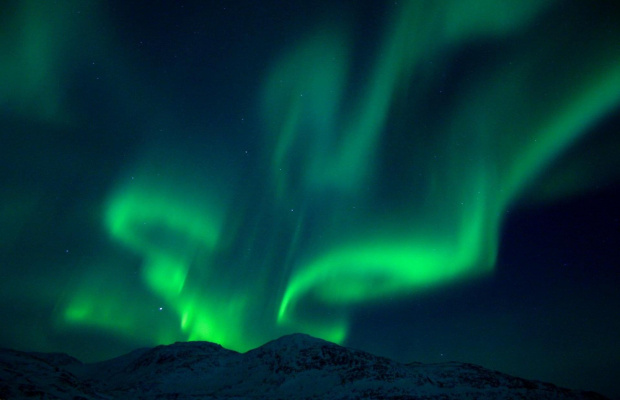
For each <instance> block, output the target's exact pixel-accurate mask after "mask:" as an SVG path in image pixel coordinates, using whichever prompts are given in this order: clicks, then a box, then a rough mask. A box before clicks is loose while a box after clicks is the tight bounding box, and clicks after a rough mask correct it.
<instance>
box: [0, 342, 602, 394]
mask: <svg viewBox="0 0 620 400" xmlns="http://www.w3.org/2000/svg"><path fill="white" fill-rule="evenodd" d="M0 365H2V366H3V368H2V369H0V398H11V399H14V398H15V399H20V398H27V397H32V396H39V397H46V398H55V399H73V398H81V399H87V400H89V399H92V400H94V399H103V398H105V399H138V398H140V399H161V398H175V399H178V400H183V399H188V400H189V399H195V398H210V399H233V398H249V399H258V398H279V399H284V398H286V399H293V400H297V399H299V400H300V399H309V398H321V399H327V400H329V399H349V398H355V399H379V398H381V399H396V398H425V399H442V398H447V397H449V398H451V399H470V398H477V399H496V398H522V399H605V397H603V396H601V395H598V394H596V393H592V392H582V391H575V390H570V389H564V388H558V387H556V386H555V385H552V384H549V383H543V382H538V381H531V380H526V379H522V378H517V377H513V376H510V375H507V374H503V373H500V372H496V371H491V370H488V369H485V368H483V367H480V366H477V365H473V364H461V363H443V364H422V363H410V364H402V363H399V362H396V361H393V360H390V359H387V358H385V357H379V356H375V355H372V354H370V353H366V352H363V351H357V350H352V349H348V348H346V347H342V346H339V345H336V344H334V343H331V342H327V341H325V340H321V339H317V338H314V337H312V336H309V335H305V334H299V333H297V334H292V335H286V336H283V337H281V338H279V339H276V340H273V341H271V342H269V343H266V344H264V345H263V346H261V347H258V348H256V349H254V350H251V351H248V352H247V353H243V354H241V353H237V352H234V351H231V350H227V349H224V348H223V347H221V346H219V345H217V344H214V343H210V342H177V343H174V344H171V345H166V346H157V347H154V348H151V349H141V350H138V351H134V352H132V353H129V354H127V355H125V356H121V357H118V358H115V359H112V360H108V361H104V362H101V363H95V364H81V363H79V362H77V360H76V362H73V361H72V359H71V358H68V356H63V357H59V356H57V355H50V356H47V355H41V354H37V357H33V356H32V354H31V353H24V352H18V351H13V350H0Z"/></svg>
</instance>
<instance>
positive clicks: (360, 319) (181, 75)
mask: <svg viewBox="0 0 620 400" xmlns="http://www.w3.org/2000/svg"><path fill="white" fill-rule="evenodd" d="M613 3H614V2H613V1H600V2H578V1H560V0H519V1H517V0H510V1H503V2H496V1H492V0H472V1H468V2H464V1H461V0H448V1H442V2H435V1H426V0H420V1H395V2H375V1H339V2H333V1H331V0H313V1H294V0H293V1H287V2H279V1H278V2H268V1H264V2H263V1H261V2H253V1H234V2H229V1H209V2H202V1H196V2H192V1H174V2H173V1H170V2H167V1H132V2H125V1H109V2H89V1H69V0H67V1H58V2H37V1H7V2H3V3H2V6H1V11H0V59H1V60H2V63H0V101H1V106H2V107H1V108H0V118H1V122H2V124H1V127H2V131H1V133H0V154H1V158H0V165H1V166H2V167H1V170H0V171H1V173H0V182H1V183H2V185H1V186H0V196H1V199H2V203H1V206H0V235H1V238H2V240H1V241H0V318H1V319H2V321H3V328H2V329H0V345H1V346H4V347H12V348H17V349H21V350H36V351H62V352H67V353H69V354H71V355H74V356H76V357H78V358H80V359H82V360H84V361H98V360H102V359H105V358H110V357H113V356H117V355H120V354H122V353H124V352H127V351H130V350H132V349H135V348H137V347H144V346H154V345H157V344H168V343H172V342H175V341H187V340H208V341H212V342H216V343H220V344H222V345H223V346H224V347H227V348H231V349H234V350H237V351H246V350H248V349H251V348H254V347H257V346H259V345H261V344H263V343H265V342H267V341H269V340H272V339H275V338H277V337H279V336H282V335H284V334H288V333H293V332H304V333H308V334H311V335H314V336H317V337H320V338H323V339H326V340H330V341H333V342H336V343H340V344H343V345H347V346H350V347H354V348H358V349H363V350H367V351H371V352H374V353H376V354H380V355H384V356H388V357H391V358H394V359H397V360H399V361H406V362H409V361H421V362H441V361H452V360H454V361H464V362H472V363H476V364H480V365H483V366H485V367H488V368H492V369H497V370H501V371H503V372H507V373H511V374H515V375H519V376H522V377H525V378H532V379H539V380H545V381H550V382H553V383H556V384H559V385H564V386H569V387H571V388H581V389H590V390H598V391H600V392H603V393H605V394H608V395H611V396H620V389H618V388H617V387H616V386H615V382H616V380H617V379H618V377H619V376H620V346H618V345H617V338H618V332H620V318H619V313H618V309H619V307H620V291H619V290H618V287H620V269H619V268H620V208H619V207H618V204H620V135H619V134H618V127H619V126H620V112H619V111H620V50H619V47H618V43H620V10H619V9H618V7H617V5H614V4H613Z"/></svg>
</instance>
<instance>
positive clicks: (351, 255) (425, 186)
mask: <svg viewBox="0 0 620 400" xmlns="http://www.w3.org/2000/svg"><path fill="white" fill-rule="evenodd" d="M554 3H555V2H551V1H534V0H528V1H520V2H511V1H508V2H496V1H491V0H488V1H487V0H485V1H481V2H478V3H477V4H478V7H470V5H468V6H467V7H466V6H465V5H464V2H462V1H457V0H454V1H446V2H430V1H429V2H426V1H410V2H406V3H405V5H403V6H402V7H399V8H398V11H397V12H396V13H395V15H394V18H393V20H392V22H391V24H390V25H389V26H388V29H387V30H386V35H385V39H384V41H383V42H382V43H381V45H380V46H379V48H378V50H377V52H376V57H374V60H375V61H374V62H373V63H372V64H371V65H370V66H368V68H367V69H368V70H367V71H366V70H362V72H365V74H361V73H359V71H355V72H357V74H354V73H352V64H353V61H354V60H355V58H354V53H355V52H354V50H355V48H354V47H353V45H352V38H353V35H348V34H347V33H346V32H344V31H345V30H344V29H341V28H334V27H327V28H326V27H321V29H319V30H318V31H319V33H317V34H316V35H308V37H306V39H305V40H303V41H301V42H300V43H299V45H298V46H295V47H294V48H292V49H290V51H289V52H286V53H285V54H284V55H283V56H282V57H280V58H279V59H278V60H276V62H275V63H274V65H273V67H272V68H271V69H270V70H269V71H268V73H267V75H266V77H265V79H264V86H263V92H262V93H261V94H262V97H261V100H262V101H261V109H262V110H263V113H264V117H265V123H266V127H267V129H266V132H265V138H264V146H263V147H262V150H263V154H262V155H261V156H262V159H261V161H262V162H264V163H265V164H266V165H267V168H255V169H256V170H258V171H256V170H253V171H252V172H251V173H248V174H247V175H243V174H244V173H246V172H240V171H232V172H231V171H229V170H228V166H229V165H230V163H228V162H227V163H226V164H224V163H221V164H222V165H225V167H224V166H221V165H218V163H217V162H213V165H216V167H215V168H213V169H212V170H209V171H198V172H196V171H195V170H196V168H197V165H200V162H196V161H195V160H194V161H193V162H192V161H191V160H192V158H186V157H185V155H184V154H176V155H174V156H172V157H170V158H165V159H164V161H163V162H155V161H154V159H156V157H155V156H151V155H149V156H147V157H144V158H143V159H142V160H141V162H140V163H138V167H139V168H137V170H138V171H140V174H137V173H136V174H133V175H136V177H137V178H138V179H136V180H130V179H128V178H125V180H124V182H130V183H129V184H128V183H123V184H121V183H119V184H118V185H117V186H116V187H115V190H114V191H113V192H112V193H111V195H110V197H109V199H108V202H107V203H106V209H105V213H104V218H103V220H104V229H105V232H106V234H107V235H108V236H109V238H111V240H112V242H113V243H115V244H116V245H118V246H119V248H120V249H119V250H118V251H119V253H121V254H125V252H126V253H128V254H131V256H132V257H137V258H138V259H139V260H140V263H141V276H140V278H141V281H140V282H141V284H142V285H143V286H144V289H145V293H141V294H139V295H137V297H138V300H136V301H132V299H131V298H130V296H128V295H127V294H123V293H124V292H123V290H121V289H127V288H128V287H131V285H129V284H126V285H124V286H122V287H121V288H119V289H118V290H117V291H113V293H114V295H111V296H106V295H103V296H102V295H98V294H97V291H92V290H90V289H93V288H95V289H98V290H99V292H103V291H106V289H105V288H109V287H113V286H114V283H113V282H112V279H109V280H106V279H104V280H103V282H102V283H100V285H101V287H97V285H94V284H92V282H94V281H96V280H97V279H99V278H96V279H95V278H93V277H91V276H87V277H86V279H85V281H86V282H87V283H86V284H85V285H84V286H85V287H86V288H81V289H80V290H77V291H76V292H75V293H74V295H73V296H69V301H68V302H67V305H66V309H65V310H64V313H63V319H64V321H65V322H66V323H68V324H70V325H84V326H89V327H99V328H101V329H105V330H109V331H112V332H115V333H117V334H119V335H123V334H125V335H128V336H131V337H134V336H135V337H140V336H142V337H148V338H150V339H152V341H154V342H157V343H166V342H170V341H174V340H209V341H213V342H217V343H220V344H222V345H223V346H225V347H229V348H232V349H235V350H246V349H249V348H252V347H254V346H256V345H258V344H260V343H262V342H265V341H267V340H269V339H272V338H273V337H275V336H279V335H282V334H285V333H289V332H294V331H302V332H306V333H309V334H312V335H315V336H318V337H322V338H324V339H326V340H330V341H334V342H338V343H340V342H343V341H344V340H346V338H347V335H348V333H349V329H350V326H349V325H350V318H352V316H351V315H352V314H353V313H354V310H355V307H356V306H360V305H363V304H365V303H370V302H378V301H388V300H391V299H395V298H402V297H405V296H413V295H416V294H419V293H422V292H424V291H428V290H433V289H436V288H438V287H441V286H442V285H448V284H450V283H455V282H460V281H463V280H466V279H471V278H473V277H476V276H480V275H484V274H489V273H491V272H492V270H493V267H494V264H495V260H496V256H497V251H498V242H499V236H500V235H499V234H500V230H501V224H502V219H503V215H504V214H505V212H506V210H507V209H508V208H509V207H511V206H514V205H515V204H517V203H518V202H519V201H520V198H521V196H522V195H523V193H524V192H525V191H526V190H527V188H528V185H530V184H531V182H532V181H534V180H535V179H536V178H537V177H538V176H540V175H541V174H542V173H544V171H545V168H547V167H548V166H549V165H550V164H551V163H552V162H553V161H554V160H556V159H557V158H558V157H560V156H561V155H562V154H563V153H564V152H565V151H566V150H567V149H569V148H570V146H571V145H573V144H574V143H575V142H576V141H577V140H578V139H579V138H580V137H582V136H583V135H584V134H586V133H588V130H589V129H591V128H592V127H593V126H594V125H595V124H596V123H597V122H598V121H599V120H600V119H601V118H602V117H604V116H605V115H607V114H609V113H610V112H613V111H614V110H615V109H617V107H618V105H619V104H620V53H619V52H617V51H615V49H616V46H617V42H616V41H615V40H613V39H614V38H613V37H610V38H608V40H607V41H601V42H600V43H596V44H590V46H589V47H587V48H585V49H582V50H581V51H579V52H577V51H574V50H573V49H572V46H571V45H572V42H573V40H574V38H573V37H567V38H562V37H560V35H559V33H558V32H555V31H553V32H551V33H550V32H547V31H544V34H545V35H547V34H549V35H551V36H552V37H553V39H554V40H546V41H545V45H544V46H543V47H538V46H533V45H532V44H531V43H532V42H533V41H535V40H531V39H532V38H533V39H537V40H538V42H540V36H541V32H543V31H539V30H538V29H539V28H537V27H536V26H537V24H534V22H540V21H541V20H538V19H539V18H545V17H544V16H545V12H546V11H549V10H553V5H554ZM468 4H469V3H468ZM541 16H542V17H541ZM542 22H545V20H542ZM552 33H555V34H556V36H557V37H556V36H554V35H552ZM560 33H561V32H560ZM502 40H506V41H507V42H510V43H513V41H514V42H519V43H522V44H519V45H507V47H506V50H505V52H504V51H502V54H501V55H502V56H503V57H505V58H501V57H498V58H497V59H493V60H490V61H488V65H487V64H485V65H484V66H483V67H481V68H477V69H475V71H473V72H470V71H458V73H454V74H455V75H459V79H460V80H459V79H456V78H455V80H457V81H458V83H457V84H455V85H458V87H457V88H451V89H454V90H453V91H452V92H451V93H450V95H449V96H448V98H447V99H446V100H445V102H443V103H439V102H437V104H441V106H438V107H440V110H439V111H438V112H437V115H426V114H432V113H431V112H429V108H431V107H428V108H426V103H427V102H430V101H431V100H435V101H436V99H435V98H436V97H437V96H438V95H437V91H438V89H436V88H435V86H438V85H439V83H438V79H437V75H440V74H441V73H442V72H444V71H449V68H448V67H449V66H452V63H453V62H454V60H455V59H458V57H459V56H462V55H461V54H460V53H461V52H462V51H464V50H467V49H468V46H470V45H472V43H479V42H478V41H480V43H491V42H496V43H501V44H504V42H502ZM557 59H562V60H563V65H562V70H561V72H558V71H556V70H555V69H554V68H549V65H550V64H551V63H553V62H554V61H553V60H557ZM431 63H432V64H433V65H432V66H429V64H431ZM460 74H463V75H464V76H465V77H464V78H463V77H460ZM359 75H365V76H366V78H365V79H363V84H362V85H361V87H359V88H358V87H357V86H358V85H356V84H354V82H352V81H353V79H355V78H356V77H358V76H359ZM358 79H359V78H358ZM351 86H354V87H351ZM427 97H428V98H429V99H428V100H427ZM390 146H392V147H390ZM393 147H399V148H397V149H396V150H398V151H392V148H393ZM401 148H402V149H401ZM192 151H195V152H196V153H200V154H199V157H200V160H202V159H203V158H206V159H209V160H212V159H214V158H215V157H214V155H216V154H215V153H216V152H217V150H213V149H206V150H204V149H200V150H195V149H191V150H190V151H189V152H192ZM399 151H400V152H401V153H402V154H401V153H399ZM160 161H161V160H160ZM162 165H163V166H164V167H165V168H162ZM170 165H174V166H175V168H176V170H175V171H174V173H171V174H169V175H164V176H159V171H160V170H161V169H166V168H168V167H169V166H170ZM240 170H241V168H240ZM263 170H267V172H265V173H263V172H262V171H263ZM134 172H135V171H134ZM236 174H238V175H241V176H242V178H243V179H238V180H237V179H233V178H237V176H236ZM144 177H149V178H148V179H147V178H144ZM213 177H217V178H220V179H219V181H220V184H217V183H213V181H212V179H211V178H213ZM231 177H232V178H231ZM248 177H250V178H248ZM224 178H225V179H224ZM229 178H230V179H229ZM255 180H257V181H258V184H256V183H255V182H254V181H255ZM221 181H227V182H228V181H234V182H240V181H241V182H248V181H251V182H252V185H247V184H245V183H244V184H240V185H238V186H234V184H230V185H229V186H226V185H221ZM206 182H208V183H206ZM233 186H234V187H233ZM386 187H387V188H388V189H386ZM254 203H256V204H258V205H259V207H255V204H254ZM125 255H126V254H125ZM127 264H129V263H127ZM123 266H126V264H123ZM91 285H92V286H91ZM153 299H155V300H156V301H159V302H161V304H162V305H163V307H162V308H163V309H165V310H166V312H169V313H170V314H167V315H168V317H167V318H168V319H167V320H166V321H168V322H170V321H172V322H171V324H173V325H172V327H171V325H169V324H167V323H166V324H164V323H163V322H162V324H161V325H157V326H156V327H155V328H153V329H147V328H146V327H148V326H153V325H152V324H153V321H154V319H153V318H151V317H149V318H146V317H144V318H140V317H138V316H140V315H141V313H143V311H141V310H142V309H141V308H140V307H141V306H140V303H142V302H148V303H149V304H151V303H152V302H153V301H154V300H153ZM150 307H151V308H154V306H153V305H152V304H151V305H150Z"/></svg>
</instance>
